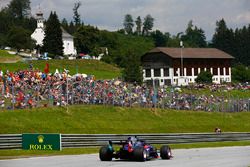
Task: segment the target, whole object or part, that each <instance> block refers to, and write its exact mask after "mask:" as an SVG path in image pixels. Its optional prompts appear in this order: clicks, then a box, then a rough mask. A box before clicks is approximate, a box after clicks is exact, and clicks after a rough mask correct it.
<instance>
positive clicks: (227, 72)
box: [226, 67, 229, 75]
mask: <svg viewBox="0 0 250 167" xmlns="http://www.w3.org/2000/svg"><path fill="white" fill-rule="evenodd" d="M226 75H229V68H228V67H226Z"/></svg>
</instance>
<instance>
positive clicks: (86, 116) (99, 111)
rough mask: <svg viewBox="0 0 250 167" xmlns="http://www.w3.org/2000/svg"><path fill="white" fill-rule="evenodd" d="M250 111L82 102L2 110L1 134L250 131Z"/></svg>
mask: <svg viewBox="0 0 250 167" xmlns="http://www.w3.org/2000/svg"><path fill="white" fill-rule="evenodd" d="M249 120H250V113H246V112H241V113H214V112H213V113H212V112H197V111H174V110H160V109H157V110H151V109H143V108H121V107H108V106H94V105H81V106H70V107H69V109H68V111H67V110H66V108H62V107H59V108H58V107H54V108H40V109H31V110H15V111H4V112H0V127H1V130H0V133H1V134H5V133H64V134H65V133H88V134H94V133H118V134H119V133H174V132H175V133H182V132H213V130H214V128H215V127H217V126H218V127H220V128H221V129H222V130H223V132H249V131H250V121H249Z"/></svg>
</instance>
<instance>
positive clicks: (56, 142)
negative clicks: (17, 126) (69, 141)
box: [22, 133, 62, 150]
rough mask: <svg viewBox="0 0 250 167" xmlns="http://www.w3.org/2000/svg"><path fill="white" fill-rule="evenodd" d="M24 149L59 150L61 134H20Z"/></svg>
mask: <svg viewBox="0 0 250 167" xmlns="http://www.w3.org/2000/svg"><path fill="white" fill-rule="evenodd" d="M22 146H23V149H24V150H61V149H62V147H61V134H31V133H24V134H23V135H22Z"/></svg>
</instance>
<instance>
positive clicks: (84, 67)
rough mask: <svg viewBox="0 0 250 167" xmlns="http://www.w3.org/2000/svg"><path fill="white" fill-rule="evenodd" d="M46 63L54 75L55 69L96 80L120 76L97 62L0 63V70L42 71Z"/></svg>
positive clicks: (117, 71)
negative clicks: (30, 68) (81, 74)
mask: <svg viewBox="0 0 250 167" xmlns="http://www.w3.org/2000/svg"><path fill="white" fill-rule="evenodd" d="M46 63H48V64H49V70H50V72H51V73H54V72H55V70H56V69H58V70H59V71H61V72H62V71H63V70H64V69H68V70H69V71H70V74H71V75H73V74H76V73H84V74H88V75H94V76H95V77H96V78H97V79H112V78H117V77H119V76H120V69H119V68H117V67H115V66H113V65H110V64H107V63H104V62H102V61H97V60H82V59H77V60H49V61H46V60H39V61H29V62H17V63H0V68H1V70H3V71H4V72H5V71H6V70H9V71H17V70H19V69H22V70H24V69H28V68H29V65H30V64H32V65H33V68H35V69H40V70H41V71H44V68H45V66H46Z"/></svg>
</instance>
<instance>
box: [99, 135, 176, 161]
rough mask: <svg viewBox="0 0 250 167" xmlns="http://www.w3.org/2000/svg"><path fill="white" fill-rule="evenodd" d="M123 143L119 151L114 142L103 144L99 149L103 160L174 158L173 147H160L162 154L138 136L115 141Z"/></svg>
mask: <svg viewBox="0 0 250 167" xmlns="http://www.w3.org/2000/svg"><path fill="white" fill-rule="evenodd" d="M115 144H119V145H121V147H120V149H119V150H118V151H115V150H114V147H113V142H112V141H109V144H108V145H106V146H102V147H101V148H100V150H99V158H100V160H101V161H111V160H112V158H115V159H123V160H134V161H147V160H151V159H156V158H159V157H161V158H162V159H170V158H172V157H173V156H172V152H171V148H170V147H169V146H167V145H164V146H162V147H161V149H160V156H159V155H158V152H157V149H156V148H155V147H153V146H152V145H150V144H148V143H146V142H145V141H144V140H139V139H138V138H137V137H136V136H135V137H134V136H133V137H128V139H127V140H125V141H120V142H119V143H115Z"/></svg>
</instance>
